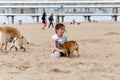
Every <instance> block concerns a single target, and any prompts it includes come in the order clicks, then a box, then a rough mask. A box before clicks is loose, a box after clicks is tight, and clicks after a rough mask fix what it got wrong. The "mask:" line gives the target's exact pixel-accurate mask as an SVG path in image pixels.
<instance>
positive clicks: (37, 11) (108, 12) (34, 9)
mask: <svg viewBox="0 0 120 80" xmlns="http://www.w3.org/2000/svg"><path fill="white" fill-rule="evenodd" d="M44 11H45V12H46V13H47V15H48V16H49V15H50V14H51V13H53V14H54V16H57V15H58V16H59V18H61V19H60V20H61V21H60V22H64V17H65V16H84V19H85V21H90V17H91V16H111V17H112V20H113V21H117V17H118V16H120V1H118V0H89V1H88V0H75V1H73V0H71V1H70V0H67V1H64V0H62V1H60V0H45V1H43V0H11V1H10V0H4V1H0V16H6V20H7V23H9V20H10V19H11V21H12V23H14V17H15V16H31V17H32V19H33V22H35V21H36V22H39V17H41V15H42V13H43V12H44ZM35 19H36V20H35Z"/></svg>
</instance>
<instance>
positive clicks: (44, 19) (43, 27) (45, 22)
mask: <svg viewBox="0 0 120 80" xmlns="http://www.w3.org/2000/svg"><path fill="white" fill-rule="evenodd" d="M46 16H47V15H46V12H44V13H43V15H42V23H43V26H42V29H45V27H46V25H47V21H46Z"/></svg>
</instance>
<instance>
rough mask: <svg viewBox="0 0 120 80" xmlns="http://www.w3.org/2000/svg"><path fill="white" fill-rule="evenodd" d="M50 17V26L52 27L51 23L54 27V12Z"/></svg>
mask: <svg viewBox="0 0 120 80" xmlns="http://www.w3.org/2000/svg"><path fill="white" fill-rule="evenodd" d="M48 19H49V26H48V28H50V26H51V25H52V27H54V25H53V21H54V19H53V14H51V15H50V16H49V18H48Z"/></svg>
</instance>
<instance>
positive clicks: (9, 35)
mask: <svg viewBox="0 0 120 80" xmlns="http://www.w3.org/2000/svg"><path fill="white" fill-rule="evenodd" d="M21 36H22V35H21V33H20V31H19V30H18V29H17V28H14V27H10V26H2V27H0V51H2V52H3V51H6V48H7V43H8V42H12V40H13V39H14V38H15V37H17V38H20V37H21ZM3 47H4V48H3Z"/></svg>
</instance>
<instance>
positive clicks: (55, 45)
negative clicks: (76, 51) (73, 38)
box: [41, 12, 67, 57]
mask: <svg viewBox="0 0 120 80" xmlns="http://www.w3.org/2000/svg"><path fill="white" fill-rule="evenodd" d="M46 16H47V15H46V12H44V13H43V15H42V18H41V19H42V24H43V26H42V29H45V27H46V26H47V20H46ZM48 20H49V25H48V28H50V26H51V25H52V27H54V25H53V21H54V19H53V14H51V15H50V16H49V18H48ZM64 33H65V25H64V24H62V23H57V24H56V25H55V34H54V35H53V36H52V41H51V48H52V54H51V55H50V56H51V57H64V56H66V54H65V51H64V50H63V49H60V45H61V44H63V43H64V42H66V41H67V36H65V35H64Z"/></svg>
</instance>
